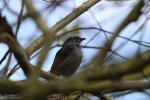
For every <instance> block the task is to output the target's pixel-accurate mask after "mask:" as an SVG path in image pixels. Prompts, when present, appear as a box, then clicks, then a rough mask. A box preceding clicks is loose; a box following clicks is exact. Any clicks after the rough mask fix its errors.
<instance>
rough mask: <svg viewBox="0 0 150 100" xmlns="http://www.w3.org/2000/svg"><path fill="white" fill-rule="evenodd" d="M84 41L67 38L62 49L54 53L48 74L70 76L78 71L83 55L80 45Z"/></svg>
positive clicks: (74, 37)
mask: <svg viewBox="0 0 150 100" xmlns="http://www.w3.org/2000/svg"><path fill="white" fill-rule="evenodd" d="M83 40H85V38H81V37H79V36H72V37H70V38H68V39H67V40H66V41H65V42H64V43H63V46H62V48H61V49H60V50H59V51H58V52H57V53H56V56H55V59H54V62H53V64H52V68H51V71H50V73H53V74H55V75H63V76H71V75H73V74H74V73H75V72H76V70H77V69H78V67H79V65H80V63H81V61H82V58H83V54H82V51H81V47H80V43H81V41H83Z"/></svg>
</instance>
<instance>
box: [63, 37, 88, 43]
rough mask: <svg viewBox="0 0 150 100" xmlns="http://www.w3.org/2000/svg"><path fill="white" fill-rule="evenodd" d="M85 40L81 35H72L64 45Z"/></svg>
mask: <svg viewBox="0 0 150 100" xmlns="http://www.w3.org/2000/svg"><path fill="white" fill-rule="evenodd" d="M83 40H85V38H82V37H80V36H71V37H69V38H68V39H67V40H66V41H65V42H64V44H63V45H80V43H81V42H82V41H83Z"/></svg>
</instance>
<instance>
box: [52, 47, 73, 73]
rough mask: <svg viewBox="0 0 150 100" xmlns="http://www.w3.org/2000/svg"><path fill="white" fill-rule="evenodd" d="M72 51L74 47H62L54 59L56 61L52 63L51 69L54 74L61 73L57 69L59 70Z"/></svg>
mask: <svg viewBox="0 0 150 100" xmlns="http://www.w3.org/2000/svg"><path fill="white" fill-rule="evenodd" d="M71 51H72V48H67V50H64V49H60V50H59V51H58V52H57V53H56V56H55V59H54V62H53V64H52V68H51V71H50V72H51V73H53V74H57V73H59V72H57V71H59V67H60V64H61V63H63V62H64V61H65V60H66V59H67V58H68V56H69V55H70V53H71Z"/></svg>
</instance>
